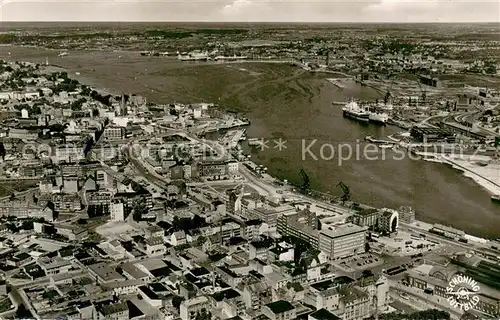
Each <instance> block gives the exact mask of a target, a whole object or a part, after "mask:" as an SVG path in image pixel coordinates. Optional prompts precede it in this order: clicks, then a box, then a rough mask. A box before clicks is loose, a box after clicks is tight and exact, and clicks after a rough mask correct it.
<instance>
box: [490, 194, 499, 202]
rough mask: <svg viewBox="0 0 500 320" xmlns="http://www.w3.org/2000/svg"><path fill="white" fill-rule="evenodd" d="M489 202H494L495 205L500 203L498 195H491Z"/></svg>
mask: <svg viewBox="0 0 500 320" xmlns="http://www.w3.org/2000/svg"><path fill="white" fill-rule="evenodd" d="M491 201H492V202H496V203H500V194H495V195H492V196H491Z"/></svg>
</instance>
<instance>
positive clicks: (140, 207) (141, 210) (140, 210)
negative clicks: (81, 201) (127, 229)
mask: <svg viewBox="0 0 500 320" xmlns="http://www.w3.org/2000/svg"><path fill="white" fill-rule="evenodd" d="M132 208H133V210H134V214H133V216H132V217H133V218H134V220H135V221H141V220H142V215H143V214H145V213H147V211H148V208H147V206H146V200H145V199H144V198H143V197H138V198H136V199H135V200H134V204H133V207H132Z"/></svg>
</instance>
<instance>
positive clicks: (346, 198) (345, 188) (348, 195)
mask: <svg viewBox="0 0 500 320" xmlns="http://www.w3.org/2000/svg"><path fill="white" fill-rule="evenodd" d="M339 186H340V188H341V189H342V192H343V193H344V194H343V195H342V197H341V198H340V199H341V200H342V204H344V203H346V202H347V201H349V199H350V198H351V192H350V191H349V187H348V186H346V185H345V184H344V183H343V182H342V181H340V182H339V184H338V185H337V187H339Z"/></svg>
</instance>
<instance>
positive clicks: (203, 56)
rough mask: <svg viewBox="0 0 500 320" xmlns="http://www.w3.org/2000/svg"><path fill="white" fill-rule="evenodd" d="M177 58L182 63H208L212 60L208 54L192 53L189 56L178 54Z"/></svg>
mask: <svg viewBox="0 0 500 320" xmlns="http://www.w3.org/2000/svg"><path fill="white" fill-rule="evenodd" d="M177 58H178V59H179V60H181V61H207V60H209V59H210V57H209V55H208V53H207V52H197V51H194V52H191V53H187V54H185V53H184V54H181V53H178V55H177Z"/></svg>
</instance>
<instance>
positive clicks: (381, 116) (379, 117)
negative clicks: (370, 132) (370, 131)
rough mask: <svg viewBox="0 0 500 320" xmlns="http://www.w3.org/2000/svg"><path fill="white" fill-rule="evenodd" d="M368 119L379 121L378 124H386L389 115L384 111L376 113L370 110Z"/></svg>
mask: <svg viewBox="0 0 500 320" xmlns="http://www.w3.org/2000/svg"><path fill="white" fill-rule="evenodd" d="M369 119H370V121H371V122H375V123H380V124H383V125H385V124H387V121H388V120H389V116H388V115H387V114H385V113H376V112H370V116H369Z"/></svg>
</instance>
